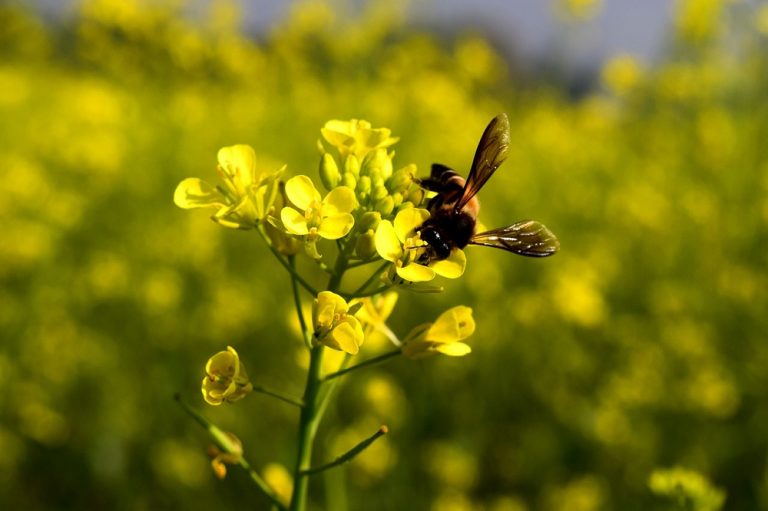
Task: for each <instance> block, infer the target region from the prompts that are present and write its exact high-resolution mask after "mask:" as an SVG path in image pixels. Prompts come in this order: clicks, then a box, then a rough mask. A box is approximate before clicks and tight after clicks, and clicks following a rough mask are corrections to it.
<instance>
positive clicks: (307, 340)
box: [288, 256, 317, 349]
mask: <svg viewBox="0 0 768 511" xmlns="http://www.w3.org/2000/svg"><path fill="white" fill-rule="evenodd" d="M288 262H289V264H290V267H291V269H293V270H294V273H295V271H296V259H295V257H294V256H291V257H289V258H288ZM294 273H291V288H292V289H293V304H294V305H295V306H296V315H297V316H298V318H299V326H300V327H301V335H302V336H303V337H304V344H306V346H307V348H309V349H312V333H311V332H310V331H309V328H307V322H306V320H305V319H304V311H303V310H302V307H301V297H300V296H299V286H298V281H297V280H296V277H295V276H294ZM316 295H317V293H315V296H316Z"/></svg>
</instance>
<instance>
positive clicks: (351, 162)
mask: <svg viewBox="0 0 768 511" xmlns="http://www.w3.org/2000/svg"><path fill="white" fill-rule="evenodd" d="M344 172H345V173H348V174H352V175H353V176H354V177H355V179H357V178H358V177H360V160H358V159H357V156H355V155H354V154H350V155H349V156H347V159H346V160H344Z"/></svg>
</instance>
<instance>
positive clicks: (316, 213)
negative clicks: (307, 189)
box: [304, 200, 323, 228]
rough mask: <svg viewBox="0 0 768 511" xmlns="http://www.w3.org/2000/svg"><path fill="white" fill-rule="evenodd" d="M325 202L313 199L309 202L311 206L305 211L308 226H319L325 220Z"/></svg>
mask: <svg viewBox="0 0 768 511" xmlns="http://www.w3.org/2000/svg"><path fill="white" fill-rule="evenodd" d="M322 213H323V204H322V203H321V202H320V201H316V200H314V201H312V202H310V203H309V207H307V209H306V210H305V211H304V218H306V219H307V226H308V227H310V228H312V227H319V226H320V222H321V221H322V220H323V214H322Z"/></svg>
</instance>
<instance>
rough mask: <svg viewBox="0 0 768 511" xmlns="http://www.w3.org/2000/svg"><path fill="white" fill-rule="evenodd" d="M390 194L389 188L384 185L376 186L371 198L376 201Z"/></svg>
mask: <svg viewBox="0 0 768 511" xmlns="http://www.w3.org/2000/svg"><path fill="white" fill-rule="evenodd" d="M387 195H389V190H387V189H386V188H384V187H383V186H374V188H373V192H371V198H372V199H373V200H374V201H379V200H381V199H383V198H384V197H386V196H387Z"/></svg>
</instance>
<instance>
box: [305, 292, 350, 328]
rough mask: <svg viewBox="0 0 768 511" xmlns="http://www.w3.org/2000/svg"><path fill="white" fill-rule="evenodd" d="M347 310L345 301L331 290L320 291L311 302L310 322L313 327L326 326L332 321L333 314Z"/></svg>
mask: <svg viewBox="0 0 768 511" xmlns="http://www.w3.org/2000/svg"><path fill="white" fill-rule="evenodd" d="M347 310H349V306H348V305H347V301H346V300H344V298H342V297H341V296H339V295H337V294H336V293H333V292H331V291H320V293H318V295H317V298H316V299H315V301H314V302H313V304H312V322H313V326H314V327H315V329H317V328H318V327H324V328H328V327H330V326H331V324H332V323H333V319H334V318H333V317H334V315H335V314H337V313H338V314H343V313H345V312H347Z"/></svg>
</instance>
